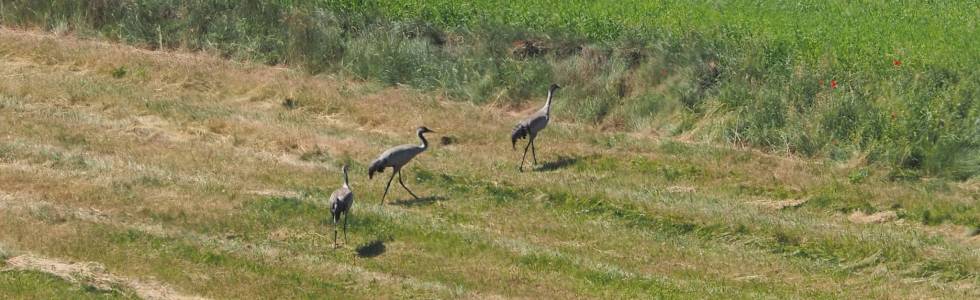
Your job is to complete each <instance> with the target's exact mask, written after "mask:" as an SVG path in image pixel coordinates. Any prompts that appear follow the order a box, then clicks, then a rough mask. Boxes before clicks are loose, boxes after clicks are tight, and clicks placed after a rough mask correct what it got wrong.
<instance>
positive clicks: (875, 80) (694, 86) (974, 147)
mask: <svg viewBox="0 0 980 300" xmlns="http://www.w3.org/2000/svg"><path fill="white" fill-rule="evenodd" d="M576 2H578V3H574V4H569V3H567V1H554V0H531V1H504V0H480V1H447V0H433V1H417V0H393V1H360V0H344V1H250V2H246V3H238V2H235V1H224V0H208V1H178V0H151V1H135V0H106V1H70V0H53V1H25V0H15V1H5V2H4V3H3V4H0V24H2V25H3V26H8V27H18V28H39V29H44V30H48V31H53V32H72V33H73V34H79V35H85V36H95V37H100V38H106V39H110V40H114V41H121V42H125V43H129V44H133V45H137V46H140V47H145V48H149V49H157V48H165V49H192V50H204V51H207V52H212V53H216V54H220V55H222V56H224V57H229V58H235V59H240V60H247V61H259V62H264V63H267V64H270V65H278V64H287V65H290V66H293V67H298V68H299V67H301V68H304V69H306V70H308V71H310V72H314V73H319V72H326V73H336V74H343V75H344V76H349V75H353V76H355V77H358V78H366V79H368V80H377V81H380V82H383V83H385V84H388V85H390V86H398V85H408V86H411V87H414V88H418V89H422V90H428V91H433V92H441V93H446V94H447V95H449V96H450V98H452V99H459V100H466V101H471V102H474V103H488V102H490V103H494V104H498V105H521V104H524V103H526V101H528V100H529V99H531V98H532V96H533V95H536V93H538V91H537V89H538V87H540V86H546V85H548V84H550V83H552V82H558V83H560V84H563V85H564V86H566V87H567V88H566V89H565V90H563V93H564V95H567V96H568V97H567V100H566V101H565V102H560V103H559V104H558V106H559V107H561V106H565V107H561V108H562V110H563V111H565V117H566V118H567V120H575V121H577V122H581V123H593V124H596V125H598V126H601V127H603V128H606V129H609V130H616V131H623V130H625V131H630V132H656V133H657V134H668V135H673V136H683V137H684V138H687V139H694V140H699V141H710V142H715V143H727V144H732V145H749V146H753V147H756V148H758V149H762V150H766V151H769V152H772V153H789V154H793V155H803V156H808V157H817V158H831V159H834V160H839V161H843V160H849V159H853V158H860V159H862V160H865V161H867V162H868V163H869V164H873V165H875V167H880V166H887V167H889V168H892V169H893V170H894V173H893V174H892V177H894V178H915V177H922V176H926V177H936V176H938V177H944V178H952V179H958V180H962V179H966V178H970V177H973V176H977V175H978V174H980V159H978V157H980V126H977V124H978V122H977V120H978V119H980V101H976V100H975V99H977V97H976V91H978V90H980V72H978V71H977V68H976V67H975V66H976V65H978V64H980V52H978V51H971V50H972V49H978V48H980V39H976V38H972V37H974V36H978V33H977V18H976V17H975V16H976V15H977V14H978V13H980V5H978V3H977V2H976V1H958V2H924V1H920V2H914V3H911V2H908V1H859V2H855V1H843V0H832V1H768V2H767V3H765V5H760V3H759V1H746V0H735V1H718V0H700V1H674V0H662V1H635V0H630V1H608V0H603V1H576ZM525 39H529V40H530V41H533V43H532V44H534V45H537V46H535V47H544V48H545V50H546V51H544V54H542V55H532V56H533V57H530V58H528V57H524V56H523V55H520V54H517V55H515V54H513V53H512V51H511V50H513V49H515V45H519V43H518V44H515V42H517V41H521V40H525ZM518 50H519V49H518ZM529 54H530V52H529ZM896 64H897V65H896Z"/></svg>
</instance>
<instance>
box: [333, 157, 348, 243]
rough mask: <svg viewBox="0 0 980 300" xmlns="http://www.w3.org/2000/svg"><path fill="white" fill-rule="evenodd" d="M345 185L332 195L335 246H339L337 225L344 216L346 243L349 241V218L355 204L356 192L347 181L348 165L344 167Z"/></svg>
mask: <svg viewBox="0 0 980 300" xmlns="http://www.w3.org/2000/svg"><path fill="white" fill-rule="evenodd" d="M343 169H344V185H343V186H341V187H340V188H339V189H337V190H336V191H334V192H333V193H332V194H330V216H332V217H333V245H334V246H335V247H336V246H337V223H338V222H340V216H341V215H343V216H344V241H345V242H346V241H347V218H348V216H349V215H350V208H351V206H352V205H353V204H354V192H352V191H351V190H350V182H348V181H347V165H344V168H343Z"/></svg>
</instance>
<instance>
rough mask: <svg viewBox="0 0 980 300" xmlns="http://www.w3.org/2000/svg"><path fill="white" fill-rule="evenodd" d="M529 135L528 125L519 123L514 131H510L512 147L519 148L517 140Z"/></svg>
mask: <svg viewBox="0 0 980 300" xmlns="http://www.w3.org/2000/svg"><path fill="white" fill-rule="evenodd" d="M525 137H527V127H525V126H524V124H517V127H514V131H513V132H511V133H510V147H511V148H513V149H514V150H517V140H519V139H523V138H525Z"/></svg>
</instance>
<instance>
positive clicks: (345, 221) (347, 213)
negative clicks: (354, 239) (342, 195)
mask: <svg viewBox="0 0 980 300" xmlns="http://www.w3.org/2000/svg"><path fill="white" fill-rule="evenodd" d="M349 217H350V208H348V211H347V212H345V213H344V244H347V243H350V239H348V238H347V218H349Z"/></svg>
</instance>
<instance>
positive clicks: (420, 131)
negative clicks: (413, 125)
mask: <svg viewBox="0 0 980 300" xmlns="http://www.w3.org/2000/svg"><path fill="white" fill-rule="evenodd" d="M415 131H417V132H418V133H419V134H423V133H426V132H435V131H432V130H431V129H429V128H428V127H425V126H422V127H419V128H418V129H416V130H415Z"/></svg>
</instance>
